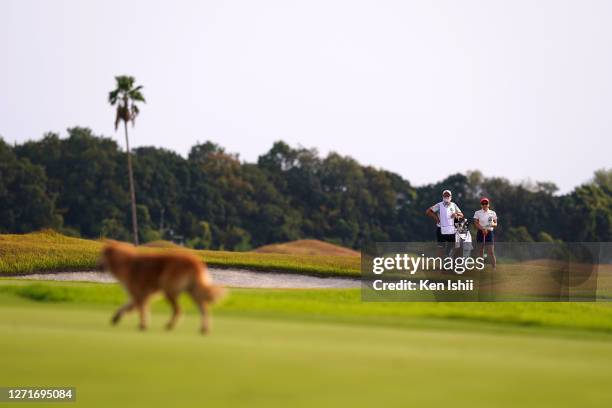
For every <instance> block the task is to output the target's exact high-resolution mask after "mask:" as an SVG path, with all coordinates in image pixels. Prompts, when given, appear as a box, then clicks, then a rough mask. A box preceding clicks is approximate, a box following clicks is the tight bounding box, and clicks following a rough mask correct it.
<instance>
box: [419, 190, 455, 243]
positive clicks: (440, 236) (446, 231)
mask: <svg viewBox="0 0 612 408" xmlns="http://www.w3.org/2000/svg"><path fill="white" fill-rule="evenodd" d="M452 200H453V193H451V191H450V190H444V191H443V192H442V201H440V202H439V203H437V204H434V205H432V206H431V207H429V208H428V209H427V211H425V214H427V215H428V216H430V217H431V218H433V219H434V221H435V222H436V227H437V230H436V238H437V241H438V246H439V247H441V248H447V247H449V246H450V245H451V244H449V243H452V245H453V246H454V243H455V232H456V231H455V218H461V217H463V213H462V212H461V210H460V209H459V206H458V205H457V204H455V203H454V202H453V201H452Z"/></svg>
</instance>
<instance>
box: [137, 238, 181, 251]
mask: <svg viewBox="0 0 612 408" xmlns="http://www.w3.org/2000/svg"><path fill="white" fill-rule="evenodd" d="M142 246H143V247H147V248H163V249H171V248H174V249H178V248H182V246H180V245H177V244H175V243H174V242H171V241H166V240H163V239H160V240H158V241H151V242H147V243H146V244H142Z"/></svg>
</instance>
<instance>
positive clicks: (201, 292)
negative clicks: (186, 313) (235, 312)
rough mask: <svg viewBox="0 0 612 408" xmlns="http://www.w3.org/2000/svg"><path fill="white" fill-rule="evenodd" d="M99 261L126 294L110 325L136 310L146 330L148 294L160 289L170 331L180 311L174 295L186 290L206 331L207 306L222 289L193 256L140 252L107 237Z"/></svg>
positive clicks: (150, 295) (183, 253)
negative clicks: (168, 312) (168, 310)
mask: <svg viewBox="0 0 612 408" xmlns="http://www.w3.org/2000/svg"><path fill="white" fill-rule="evenodd" d="M101 262H102V266H103V267H104V268H105V269H106V270H108V271H110V273H111V274H112V275H113V276H114V277H115V278H117V280H118V281H119V282H120V283H121V284H122V285H123V287H124V288H125V289H126V290H127V292H128V294H129V296H130V300H129V302H128V303H126V304H125V305H123V306H122V307H120V308H119V310H117V312H116V313H115V314H114V315H113V318H112V323H113V324H117V323H119V321H120V320H121V317H123V315H124V314H125V313H126V312H129V311H131V310H134V309H137V310H138V312H139V314H140V329H142V330H144V329H146V328H147V326H148V323H149V302H150V300H151V297H152V295H154V294H156V293H158V292H162V293H163V294H164V295H165V297H166V299H168V302H170V305H171V306H172V317H171V318H170V321H169V322H168V324H167V325H166V328H167V329H169V330H170V329H172V328H173V327H174V326H175V325H176V322H177V320H178V318H179V316H180V314H181V310H180V307H179V304H178V297H179V295H180V294H181V293H182V292H187V293H188V294H189V295H190V296H191V298H192V299H193V301H194V302H195V304H196V305H197V306H198V308H199V310H200V314H201V319H202V323H201V331H202V333H207V332H208V331H209V330H210V310H209V306H210V304H212V303H214V302H215V301H217V300H218V299H219V298H221V297H222V296H223V294H224V292H225V290H224V288H223V287H221V286H219V285H214V284H213V283H212V280H211V278H210V276H209V274H208V271H207V269H206V266H205V265H204V263H203V262H202V261H201V260H200V259H199V258H197V257H196V256H194V255H192V254H190V253H187V252H183V251H179V250H172V251H167V252H158V253H142V252H140V251H138V250H137V249H136V248H135V247H134V246H132V245H130V244H126V243H122V242H116V241H111V240H109V241H106V245H105V246H104V248H103V249H102V259H101Z"/></svg>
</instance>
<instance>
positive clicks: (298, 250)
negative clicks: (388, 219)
mask: <svg viewBox="0 0 612 408" xmlns="http://www.w3.org/2000/svg"><path fill="white" fill-rule="evenodd" d="M253 252H257V253H266V254H290V255H323V256H360V253H359V252H357V251H355V250H353V249H350V248H345V247H342V246H340V245H334V244H330V243H329V242H325V241H319V240H317V239H300V240H298V241H291V242H285V243H283V244H271V245H264V246H262V247H259V248H257V249H255V250H253Z"/></svg>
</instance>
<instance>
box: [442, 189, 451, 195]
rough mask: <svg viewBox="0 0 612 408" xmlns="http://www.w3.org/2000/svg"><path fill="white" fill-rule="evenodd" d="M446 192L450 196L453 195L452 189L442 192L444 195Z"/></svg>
mask: <svg viewBox="0 0 612 408" xmlns="http://www.w3.org/2000/svg"><path fill="white" fill-rule="evenodd" d="M446 193H448V194H449V195H450V196H452V195H453V193H451V191H450V190H444V191H443V192H442V195H444V194H446Z"/></svg>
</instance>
